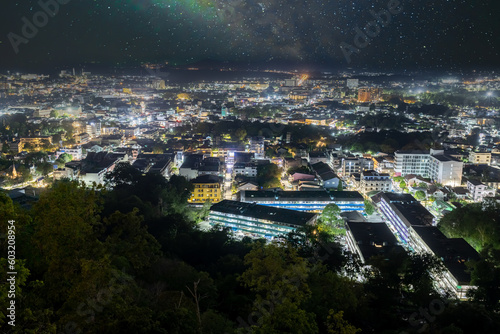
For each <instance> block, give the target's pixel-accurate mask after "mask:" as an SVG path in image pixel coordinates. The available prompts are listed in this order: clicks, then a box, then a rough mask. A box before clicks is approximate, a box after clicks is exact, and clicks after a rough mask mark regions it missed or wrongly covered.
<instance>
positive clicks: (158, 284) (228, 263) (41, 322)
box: [0, 166, 500, 334]
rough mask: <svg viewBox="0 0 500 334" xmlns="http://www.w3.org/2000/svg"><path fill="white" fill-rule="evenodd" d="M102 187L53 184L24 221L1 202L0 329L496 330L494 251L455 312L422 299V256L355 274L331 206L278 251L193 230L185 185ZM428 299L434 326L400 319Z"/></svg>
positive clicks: (141, 179) (130, 175)
mask: <svg viewBox="0 0 500 334" xmlns="http://www.w3.org/2000/svg"><path fill="white" fill-rule="evenodd" d="M111 176H112V177H111V178H110V179H109V183H108V186H107V187H105V188H101V189H89V188H86V187H84V186H83V185H81V184H78V183H75V182H69V181H58V182H55V183H54V184H53V185H52V186H51V187H50V188H49V189H47V190H46V191H45V192H44V193H43V194H42V195H41V196H40V199H39V200H38V202H37V203H36V204H35V205H34V206H33V207H32V208H31V209H29V210H26V209H22V208H21V207H19V206H18V205H15V204H14V203H13V202H12V200H11V199H10V198H9V197H8V196H6V195H4V194H3V193H0V217H1V219H0V229H1V231H2V232H3V231H7V224H8V220H11V219H12V220H14V221H15V226H16V243H17V249H16V258H17V260H16V261H17V262H16V268H15V269H16V271H17V273H18V274H17V282H16V289H17V292H16V307H17V309H16V326H15V327H11V326H9V325H8V324H7V321H8V320H9V319H8V318H6V313H5V311H6V308H7V305H8V304H7V303H8V302H9V300H8V298H6V293H7V290H6V289H7V285H5V284H3V285H1V286H0V296H1V298H0V306H1V307H2V312H1V314H0V327H1V331H2V332H11V333H33V334H34V333H78V332H80V333H110V334H112V333H159V334H160V333H178V334H185V333H187V334H190V333H193V334H200V333H205V334H206V333H214V334H215V333H217V334H219V333H248V332H253V333H262V334H264V333H265V334H268V333H307V334H309V333H359V330H361V331H362V332H366V333H368V332H373V333H384V332H386V333H399V332H401V331H408V332H416V331H418V330H420V329H421V328H423V327H422V326H424V325H425V326H427V327H426V328H428V329H432V331H434V332H435V333H460V332H463V333H473V332H481V333H493V332H495V329H496V328H497V327H498V325H499V324H500V319H499V316H498V313H495V312H493V311H492V310H495V309H496V310H498V308H499V302H498V301H499V299H500V293H499V291H500V288H499V284H498V280H499V279H498V277H500V276H499V272H498V268H500V266H499V265H498V263H499V262H498V260H499V259H498V249H495V248H493V247H485V249H484V250H483V258H482V260H481V261H478V262H476V263H471V264H470V265H471V270H472V277H473V282H474V283H475V284H477V285H478V287H479V289H478V290H477V291H475V293H474V294H473V296H472V300H471V301H469V302H460V303H459V302H457V301H455V300H453V299H447V297H445V296H440V295H438V293H437V292H436V291H435V290H434V288H433V284H432V278H431V277H430V275H429V269H432V270H433V272H435V273H439V271H440V270H441V267H440V261H438V260H436V259H435V258H433V257H430V256H415V255H407V254H402V253H394V254H392V253H391V254H386V255H385V256H383V257H375V258H372V259H370V260H369V264H370V267H368V268H367V269H362V268H361V267H360V266H359V263H358V262H357V261H356V259H355V258H352V257H350V256H349V254H347V253H343V251H342V246H341V245H340V244H338V243H337V242H336V241H337V239H336V234H335V233H334V231H333V232H332V230H331V224H330V223H331V221H332V220H335V219H338V211H339V210H338V208H335V207H329V208H328V209H327V210H326V211H325V213H324V216H325V217H324V218H322V219H320V220H319V221H318V223H317V224H316V225H306V226H304V227H303V228H301V229H298V230H297V231H295V232H293V233H290V234H289V235H286V236H283V238H282V239H281V241H280V242H278V243H266V242H264V241H263V240H252V239H249V238H243V239H242V240H237V239H234V238H233V237H232V236H231V234H230V231H229V230H228V229H219V228H213V229H211V230H208V231H203V230H201V229H199V228H198V226H197V224H196V220H197V219H198V218H197V217H198V215H199V214H201V215H203V212H197V213H193V212H192V211H191V209H190V208H189V207H188V206H187V205H186V201H187V198H188V197H189V193H190V191H191V189H190V188H189V182H187V181H186V180H185V179H184V178H180V177H172V178H171V179H170V180H168V181H167V180H165V179H162V178H158V177H157V176H155V175H150V176H148V175H142V174H141V173H136V172H134V171H133V170H132V169H128V168H127V167H126V166H123V167H119V168H118V169H116V170H115V172H114V173H113V174H112V175H111ZM467 210H472V212H473V214H474V215H477V217H479V220H481V221H482V220H484V219H486V218H489V219H490V220H491V219H494V218H495V217H497V216H493V213H494V212H495V210H496V208H495V206H494V205H493V206H492V205H490V206H488V205H487V206H486V207H484V210H483V212H484V213H483V214H482V215H479V209H478V208H476V207H472V208H467ZM205 211H206V210H205ZM464 212H465V211H464ZM473 214H472V213H471V214H470V215H471V217H472V216H473ZM486 220H487V219H486ZM486 220H485V223H486ZM493 239H494V238H493V237H489V238H486V239H485V240H484V242H485V244H488V242H490V240H491V241H492V240H493ZM6 240H7V239H6V238H0V250H1V252H2V253H1V255H0V277H2V279H4V280H5V279H6V276H7V274H6V273H7V268H8V267H7V259H6V258H5V255H4V254H7V243H6ZM492 244H493V243H492ZM358 278H362V279H361V280H360V279H358ZM436 299H437V300H440V301H441V300H442V301H443V303H446V304H445V305H446V306H445V310H444V312H443V313H442V314H441V315H438V316H436V317H435V321H433V322H429V321H427V320H426V318H424V317H423V316H420V315H419V316H418V317H417V318H416V320H415V319H414V316H413V318H412V315H414V314H420V313H419V312H420V311H419V310H420V309H422V308H425V307H427V305H429V303H431V302H432V301H433V300H436ZM417 320H418V321H417ZM471 323H475V325H474V326H472V327H471V325H470V324H471ZM414 324H417V325H418V326H417V327H415V326H414Z"/></svg>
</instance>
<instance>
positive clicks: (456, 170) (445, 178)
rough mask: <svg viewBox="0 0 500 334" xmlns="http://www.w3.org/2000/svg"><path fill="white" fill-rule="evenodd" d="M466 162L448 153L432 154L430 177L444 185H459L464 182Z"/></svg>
mask: <svg viewBox="0 0 500 334" xmlns="http://www.w3.org/2000/svg"><path fill="white" fill-rule="evenodd" d="M463 167H464V163H463V162H462V161H458V160H456V159H454V158H451V157H448V156H446V155H431V157H430V160H429V177H430V179H431V180H432V181H433V182H436V183H441V184H442V185H444V186H452V187H458V186H460V185H461V184H462V172H463Z"/></svg>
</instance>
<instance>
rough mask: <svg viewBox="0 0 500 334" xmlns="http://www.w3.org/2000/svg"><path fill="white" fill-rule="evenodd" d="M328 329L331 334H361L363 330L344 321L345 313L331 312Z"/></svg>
mask: <svg viewBox="0 0 500 334" xmlns="http://www.w3.org/2000/svg"><path fill="white" fill-rule="evenodd" d="M327 327H328V333H329V334H356V333H359V332H361V329H359V328H356V327H355V326H353V325H351V324H350V323H349V322H347V321H346V320H344V311H339V312H335V311H333V310H330V314H329V315H328V318H327Z"/></svg>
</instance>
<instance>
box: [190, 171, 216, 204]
mask: <svg viewBox="0 0 500 334" xmlns="http://www.w3.org/2000/svg"><path fill="white" fill-rule="evenodd" d="M191 183H192V184H193V186H194V190H193V192H192V193H191V197H190V198H189V199H188V202H189V203H192V204H203V203H205V202H206V201H211V202H212V203H217V202H220V201H221V200H222V178H221V177H219V176H215V175H202V176H198V177H197V178H195V179H194V180H192V181H191Z"/></svg>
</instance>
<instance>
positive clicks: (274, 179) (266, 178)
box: [257, 164, 282, 189]
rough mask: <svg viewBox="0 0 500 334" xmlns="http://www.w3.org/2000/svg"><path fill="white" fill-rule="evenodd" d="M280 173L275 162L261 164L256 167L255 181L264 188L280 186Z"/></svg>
mask: <svg viewBox="0 0 500 334" xmlns="http://www.w3.org/2000/svg"><path fill="white" fill-rule="evenodd" d="M281 173H282V170H281V168H279V167H278V166H277V165H275V164H267V165H261V166H259V167H258V168H257V183H258V184H259V186H261V187H263V188H264V189H269V188H281V181H280V179H281Z"/></svg>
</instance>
